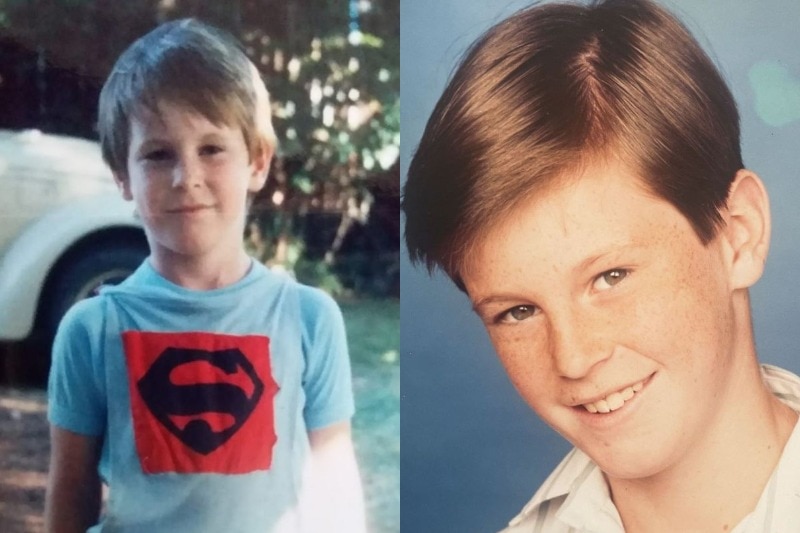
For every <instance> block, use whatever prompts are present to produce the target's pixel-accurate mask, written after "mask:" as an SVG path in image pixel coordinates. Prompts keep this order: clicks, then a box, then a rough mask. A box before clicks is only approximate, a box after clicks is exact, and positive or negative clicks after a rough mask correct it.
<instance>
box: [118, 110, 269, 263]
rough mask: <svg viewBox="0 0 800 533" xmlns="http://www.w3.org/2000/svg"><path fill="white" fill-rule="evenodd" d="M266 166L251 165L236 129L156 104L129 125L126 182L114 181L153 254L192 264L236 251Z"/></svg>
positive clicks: (261, 162)
mask: <svg viewBox="0 0 800 533" xmlns="http://www.w3.org/2000/svg"><path fill="white" fill-rule="evenodd" d="M268 164H269V158H268V156H267V155H266V154H265V155H264V156H263V157H254V158H253V160H252V161H250V154H249V153H248V149H247V146H246V145H245V141H244V135H243V134H242V131H241V129H239V128H238V127H228V126H225V125H221V126H217V125H215V124H213V123H211V122H209V121H208V120H207V119H206V118H205V117H203V116H202V115H200V114H198V113H195V112H193V111H189V110H187V109H185V108H183V107H180V106H176V105H172V104H170V103H168V102H161V104H160V105H159V113H158V114H155V113H153V112H150V111H148V110H144V109H143V110H141V111H140V112H139V113H137V114H136V115H135V116H133V117H132V120H131V143H130V147H129V150H128V163H127V170H128V171H127V174H126V175H119V176H116V179H117V182H118V184H119V186H120V189H121V190H122V194H123V197H125V199H127V200H134V201H135V203H136V208H137V211H138V213H139V216H140V217H141V219H142V222H143V223H144V226H145V229H146V231H147V235H148V240H149V242H150V246H151V249H152V251H153V253H154V254H159V253H162V254H163V253H166V254H170V253H173V254H180V255H182V256H198V255H202V254H205V253H208V252H212V251H214V250H220V251H231V250H235V249H236V247H240V246H241V243H242V231H243V228H244V219H245V215H246V203H247V195H248V192H256V191H258V190H260V189H261V187H263V185H264V181H265V179H266V174H267V170H268Z"/></svg>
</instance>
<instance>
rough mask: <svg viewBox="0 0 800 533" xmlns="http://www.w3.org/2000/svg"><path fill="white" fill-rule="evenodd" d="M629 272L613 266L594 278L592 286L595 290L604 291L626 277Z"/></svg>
mask: <svg viewBox="0 0 800 533" xmlns="http://www.w3.org/2000/svg"><path fill="white" fill-rule="evenodd" d="M628 274H630V272H629V271H628V270H625V269H624V268H614V269H611V270H607V271H606V272H603V273H602V274H600V275H599V276H597V277H596V278H595V280H594V284H593V285H592V287H593V288H594V289H595V290H599V291H605V290H608V289H610V288H611V287H613V286H614V285H616V284H618V283H619V282H620V281H622V280H624V279H625V278H627V277H628Z"/></svg>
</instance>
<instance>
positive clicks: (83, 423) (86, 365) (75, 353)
mask: <svg viewBox="0 0 800 533" xmlns="http://www.w3.org/2000/svg"><path fill="white" fill-rule="evenodd" d="M101 300H102V298H101V297H96V298H92V299H90V300H85V301H83V302H79V303H78V304H77V305H75V306H73V307H72V308H71V309H70V310H69V311H68V312H67V314H66V315H65V316H64V318H63V319H62V321H61V324H60V325H59V327H58V332H57V333H56V338H55V340H54V341H53V357H52V365H51V367H50V377H49V380H48V384H47V396H48V413H47V417H48V420H49V421H50V423H51V424H53V425H55V426H58V427H60V428H63V429H67V430H69V431H73V432H75V433H80V434H83V435H93V436H97V435H101V434H102V433H103V431H104V430H105V424H106V422H105V421H106V401H105V386H104V383H105V380H104V379H103V374H104V370H103V364H102V363H103V361H102V352H101V350H100V343H101V342H102V338H103V335H102V325H103V323H104V320H103V313H102V301H101Z"/></svg>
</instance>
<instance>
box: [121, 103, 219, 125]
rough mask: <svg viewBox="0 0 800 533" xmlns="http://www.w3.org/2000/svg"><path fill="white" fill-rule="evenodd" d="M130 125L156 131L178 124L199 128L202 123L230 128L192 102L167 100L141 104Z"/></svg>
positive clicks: (134, 111)
mask: <svg viewBox="0 0 800 533" xmlns="http://www.w3.org/2000/svg"><path fill="white" fill-rule="evenodd" d="M130 123H131V128H134V126H135V125H136V126H139V127H142V126H143V127H145V128H147V129H154V130H163V129H167V128H168V127H169V126H173V125H177V124H182V125H186V126H197V125H198V124H202V123H206V124H209V123H210V124H212V125H214V126H215V127H218V128H224V127H230V125H229V124H227V123H226V122H225V121H215V120H214V117H212V116H209V114H208V113H204V112H203V110H200V109H197V108H195V107H194V106H192V104H191V103H190V102H177V101H174V100H167V99H160V100H157V101H155V102H152V103H151V102H141V103H139V104H138V105H137V106H135V107H134V109H133V112H132V113H131V115H130Z"/></svg>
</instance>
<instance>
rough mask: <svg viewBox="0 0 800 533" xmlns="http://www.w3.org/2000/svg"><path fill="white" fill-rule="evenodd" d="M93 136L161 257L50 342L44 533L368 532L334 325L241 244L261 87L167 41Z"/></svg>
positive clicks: (158, 41) (134, 69) (228, 49)
mask: <svg viewBox="0 0 800 533" xmlns="http://www.w3.org/2000/svg"><path fill="white" fill-rule="evenodd" d="M98 128H99V134H100V142H101V147H102V150H103V156H104V159H105V161H106V162H107V164H108V165H109V167H110V169H111V171H112V173H113V176H114V181H115V182H116V184H117V186H118V188H119V192H120V194H121V195H122V197H123V198H124V199H125V200H128V201H131V202H133V205H134V206H135V208H136V212H137V216H138V217H139V219H140V220H141V222H142V225H143V226H144V230H145V234H146V236H147V241H148V245H149V248H150V255H149V257H148V258H147V259H146V260H145V261H144V262H143V263H142V264H141V266H140V267H139V268H138V269H137V270H136V271H135V272H134V273H133V274H132V275H131V276H130V277H129V278H127V279H126V280H125V281H124V282H123V283H121V284H120V285H117V286H114V287H108V288H105V289H103V290H102V292H101V294H100V295H99V296H97V297H95V298H90V299H87V300H84V301H82V302H80V303H78V304H77V305H76V306H74V307H73V308H72V309H71V310H70V312H69V313H68V314H67V315H66V317H65V318H64V320H63V321H62V322H61V325H60V327H59V331H58V334H57V335H56V340H55V343H54V347H53V364H52V369H51V373H50V381H49V411H48V417H49V420H50V423H51V448H52V455H51V462H50V470H49V482H48V490H47V500H46V508H45V529H46V531H50V532H63V533H68V532H75V533H78V532H81V533H83V532H85V531H109V532H110V531H117V532H131V533H132V532H145V531H150V532H152V531H169V532H175V533H177V532H186V533H199V532H209V533H210V532H221V531H228V532H231V533H233V532H240V533H248V532H254V531H270V532H276V533H277V532H286V533H294V532H309V533H311V532H316V531H322V530H323V529H325V528H330V529H332V530H336V531H353V532H360V531H365V528H366V523H365V517H364V502H363V494H362V489H361V482H360V477H359V472H358V467H357V464H356V459H355V454H354V449H353V444H352V438H351V425H350V419H351V417H352V415H353V413H354V401H353V392H352V383H351V372H350V361H349V357H348V349H347V339H346V337H345V330H344V324H343V321H342V315H341V312H340V310H339V308H338V306H337V304H336V302H335V301H334V300H333V299H332V298H331V297H330V296H328V295H327V294H325V293H323V292H322V291H321V290H319V289H316V288H311V287H308V286H305V285H301V284H300V283H298V282H296V281H295V280H294V279H292V278H291V277H290V276H289V275H287V274H285V273H280V272H275V271H272V270H270V269H269V268H267V267H266V266H264V265H263V264H261V263H259V262H258V261H256V260H255V259H254V258H252V257H251V256H250V255H248V253H247V251H246V250H245V247H244V242H243V239H242V234H243V231H244V226H245V217H246V215H247V211H248V208H249V206H250V203H251V200H252V197H253V195H255V194H256V193H257V192H258V191H259V190H260V189H261V188H262V187H264V185H265V182H266V180H267V175H268V171H269V167H270V163H271V161H272V158H273V155H274V153H275V148H276V144H277V141H276V138H275V133H274V131H273V127H272V116H271V109H270V103H269V96H268V93H267V90H266V88H265V85H264V82H263V80H262V79H261V75H260V74H259V72H258V70H257V69H256V67H255V66H254V64H253V63H252V62H251V61H250V60H249V59H248V57H247V56H246V55H245V53H244V50H243V48H242V46H241V45H240V44H239V43H238V42H237V41H236V40H235V39H234V38H233V37H231V36H230V35H229V34H227V33H225V32H223V31H222V30H219V29H217V28H215V27H212V26H210V25H208V24H205V23H203V22H200V21H198V20H195V19H190V18H189V19H179V20H175V21H172V22H168V23H164V24H162V25H160V26H159V27H157V28H156V29H154V30H152V31H151V32H149V33H147V34H146V35H144V36H143V37H141V38H140V39H138V40H137V41H135V42H134V43H133V44H131V45H130V47H129V48H128V49H127V50H126V51H125V52H124V53H123V54H122V55H121V56H120V57H119V59H118V60H117V62H116V64H115V66H114V69H113V71H112V72H111V73H110V75H109V76H108V79H107V81H106V83H105V85H104V86H103V90H102V93H101V95H100V102H99V119H98ZM102 484H105V485H107V486H108V499H107V500H106V502H105V505H104V506H103V510H102V513H101V485H102Z"/></svg>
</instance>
